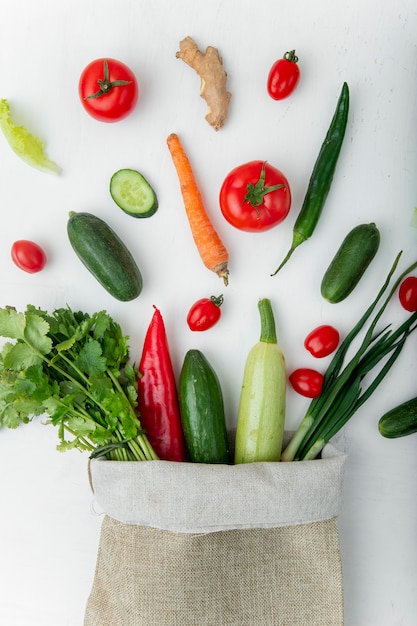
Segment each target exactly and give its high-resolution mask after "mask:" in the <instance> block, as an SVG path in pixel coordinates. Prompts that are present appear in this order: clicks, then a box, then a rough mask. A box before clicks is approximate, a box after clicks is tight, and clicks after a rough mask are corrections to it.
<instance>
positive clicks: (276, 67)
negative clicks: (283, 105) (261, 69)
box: [267, 50, 300, 100]
mask: <svg viewBox="0 0 417 626" xmlns="http://www.w3.org/2000/svg"><path fill="white" fill-rule="evenodd" d="M297 63H298V57H297V56H296V54H295V50H291V51H290V52H286V53H285V54H284V56H283V58H282V59H278V61H275V63H274V64H273V66H272V67H271V69H270V71H269V74H268V81H267V88H268V93H269V95H270V96H271V98H273V99H274V100H283V99H284V98H287V97H288V96H289V95H290V94H291V93H292V92H293V91H294V89H295V88H296V86H297V84H298V81H299V79H300V68H299V67H298V65H297Z"/></svg>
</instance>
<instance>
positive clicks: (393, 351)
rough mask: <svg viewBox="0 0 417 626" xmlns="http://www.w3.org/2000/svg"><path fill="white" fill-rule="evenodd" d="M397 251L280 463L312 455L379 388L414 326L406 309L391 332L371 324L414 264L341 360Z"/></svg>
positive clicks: (367, 315)
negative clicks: (353, 349) (367, 379)
mask: <svg viewBox="0 0 417 626" xmlns="http://www.w3.org/2000/svg"><path fill="white" fill-rule="evenodd" d="M401 254H402V252H400V253H399V254H398V255H397V257H396V259H395V261H394V264H393V266H392V268H391V270H390V272H389V274H388V276H387V278H386V280H385V282H384V284H383V286H382V287H381V289H380V291H379V293H378V295H377V296H376V298H375V300H374V301H373V302H372V304H371V305H370V306H369V307H368V309H367V310H366V311H365V313H364V314H363V315H362V317H361V318H360V320H359V321H358V322H357V324H356V325H355V326H354V327H353V328H352V330H351V331H350V332H349V333H348V335H347V336H346V338H345V339H344V341H343V342H342V343H341V345H340V346H339V348H338V350H337V351H336V353H335V355H334V357H333V359H332V361H331V362H330V365H329V367H328V369H327V371H326V373H325V376H324V384H323V390H322V393H321V394H320V396H318V397H317V398H314V399H313V400H312V401H311V403H310V405H309V408H308V410H307V413H306V415H305V416H304V418H303V420H302V421H301V423H300V425H299V427H298V429H297V431H296V432H295V434H294V436H293V438H292V439H291V441H290V442H289V444H288V445H287V447H286V448H285V450H284V451H283V453H282V456H281V460H282V461H299V460H309V459H314V458H316V457H317V456H318V455H319V453H320V452H321V450H322V449H323V447H324V446H325V444H326V443H327V442H328V441H329V440H330V439H331V438H332V437H333V436H334V435H335V434H336V433H337V432H338V431H339V430H340V429H341V428H342V427H343V426H344V425H345V424H346V422H347V421H348V420H349V419H350V418H351V417H352V415H353V414H354V413H356V411H357V410H358V409H359V408H360V407H361V406H362V405H363V404H364V403H365V402H366V400H368V398H369V397H370V396H371V395H372V393H373V392H374V391H375V389H376V388H377V387H378V386H379V384H380V383H381V382H382V380H383V379H384V378H385V376H386V374H387V373H388V372H389V370H390V369H391V367H392V366H393V365H394V363H395V361H396V359H397V358H398V356H399V355H400V353H401V350H402V348H403V346H404V344H405V341H406V339H407V337H408V336H409V335H410V334H411V333H412V332H413V331H414V330H415V329H416V328H417V313H412V314H411V315H410V316H409V317H408V319H407V320H406V321H405V322H403V323H402V324H401V325H400V326H399V327H398V328H397V329H396V330H394V331H393V330H391V325H388V326H386V327H385V328H383V329H382V330H379V331H377V330H376V326H377V324H378V322H379V320H380V319H381V317H382V314H383V313H384V311H385V309H386V307H387V305H388V303H389V301H390V300H391V298H392V296H393V294H394V292H395V291H396V289H397V288H398V286H399V284H400V282H401V281H402V279H403V278H404V276H406V275H407V274H409V273H410V272H411V271H412V270H413V269H414V268H415V267H417V262H415V263H413V264H412V265H411V266H409V267H408V268H407V269H406V270H405V271H404V272H402V274H401V275H400V276H399V277H398V278H397V279H396V280H395V282H394V284H393V285H392V287H391V289H390V291H389V294H388V296H387V297H386V298H385V300H384V301H383V303H382V304H381V306H380V307H379V309H378V311H377V312H376V314H375V315H374V317H373V319H372V320H371V321H370V323H369V326H368V329H367V330H366V332H365V335H364V337H363V340H362V343H361V344H360V346H359V348H358V349H357V351H356V353H355V354H354V355H353V356H352V358H351V359H350V360H349V361H348V362H347V363H346V364H345V360H346V356H347V352H348V350H349V348H350V346H351V344H352V342H353V340H354V339H355V338H356V337H357V335H358V334H359V333H360V331H361V330H362V329H363V328H364V327H365V325H366V323H367V322H368V320H369V319H370V318H371V315H372V313H373V312H374V310H375V309H376V307H377V305H378V303H379V302H380V300H381V299H382V297H383V296H384V294H385V292H386V291H387V289H388V288H389V286H390V283H391V279H392V277H393V275H394V273H395V270H396V268H397V265H398V262H399V259H400V256H401ZM383 359H385V362H384V363H383V365H382V366H381V368H380V370H379V371H378V372H377V373H376V375H375V376H374V378H373V380H372V381H371V382H370V384H369V385H368V387H367V388H363V386H362V382H363V380H364V378H365V377H366V376H367V375H369V374H370V372H371V371H372V370H374V368H375V367H376V366H377V365H378V364H379V363H380V362H381V361H382V360H383Z"/></svg>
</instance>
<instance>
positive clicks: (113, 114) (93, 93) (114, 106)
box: [78, 59, 139, 122]
mask: <svg viewBox="0 0 417 626" xmlns="http://www.w3.org/2000/svg"><path fill="white" fill-rule="evenodd" d="M78 93H79V96H80V100H81V102H82V104H83V106H84V108H85V110H86V111H87V113H89V114H90V115H91V116H92V117H94V119H96V120H99V121H100V122H118V121H119V120H122V119H123V118H125V117H126V116H127V115H129V113H131V112H132V111H133V109H134V108H135V106H136V103H137V100H138V97H139V87H138V83H137V80H136V77H135V75H134V74H133V72H132V70H131V69H130V68H129V67H128V66H127V65H125V64H124V63H122V62H121V61H117V60H116V59H96V60H95V61H91V63H89V64H88V65H87V67H86V68H85V69H84V70H83V72H82V74H81V76H80V80H79V83H78Z"/></svg>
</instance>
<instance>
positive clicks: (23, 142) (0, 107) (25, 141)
mask: <svg viewBox="0 0 417 626" xmlns="http://www.w3.org/2000/svg"><path fill="white" fill-rule="evenodd" d="M0 128H1V130H2V131H3V134H4V136H5V137H6V139H7V141H8V143H9V145H10V147H11V149H12V150H13V152H15V153H16V154H17V156H18V157H20V158H21V159H22V160H23V161H25V162H26V163H27V164H28V165H30V166H31V167H34V168H36V169H38V170H41V171H43V172H48V173H50V174H51V173H52V174H59V173H60V171H61V168H60V167H59V166H58V165H57V164H56V163H54V161H51V160H50V159H48V157H47V156H46V154H45V148H44V144H43V142H42V141H41V140H40V139H39V138H38V137H36V136H35V135H32V134H31V133H30V132H29V131H28V130H27V129H26V128H25V127H24V126H15V124H14V123H13V121H12V119H11V116H10V104H9V102H8V101H7V100H6V99H5V98H3V99H2V100H0Z"/></svg>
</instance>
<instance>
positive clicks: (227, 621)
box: [84, 445, 345, 626]
mask: <svg viewBox="0 0 417 626" xmlns="http://www.w3.org/2000/svg"><path fill="white" fill-rule="evenodd" d="M344 461H345V455H344V454H342V453H340V452H339V451H338V450H336V449H335V448H334V447H332V446H331V445H328V446H326V448H325V449H324V451H323V455H322V458H321V459H320V460H316V461H306V462H295V463H253V464H247V465H236V466H225V465H218V466H216V465H204V464H192V463H175V462H169V461H150V462H136V463H134V462H133V463H131V462H115V461H104V460H96V461H93V462H92V463H91V467H90V470H91V482H92V487H93V490H94V494H95V501H96V506H100V507H101V509H102V510H103V512H104V519H103V523H102V529H101V536H100V542H99V549H98V557H97V564H96V571H95V575H94V580H93V585H92V589H91V593H90V597H89V599H88V602H87V607H86V613H85V621H84V626H341V625H342V624H343V590H342V571H341V561H340V548H339V533H338V524H337V516H338V511H339V507H340V502H341V485H342V477H343V465H344Z"/></svg>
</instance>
